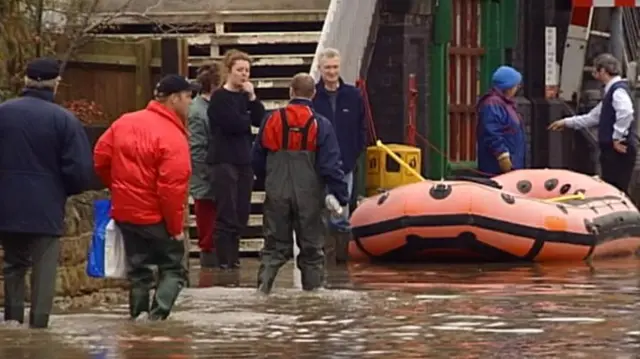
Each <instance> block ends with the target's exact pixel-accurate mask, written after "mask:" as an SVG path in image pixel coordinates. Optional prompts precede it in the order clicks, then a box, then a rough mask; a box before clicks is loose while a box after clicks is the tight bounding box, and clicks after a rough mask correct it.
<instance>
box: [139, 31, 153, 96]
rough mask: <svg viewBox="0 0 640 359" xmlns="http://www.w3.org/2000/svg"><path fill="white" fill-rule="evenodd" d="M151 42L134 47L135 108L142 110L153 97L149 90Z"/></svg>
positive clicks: (146, 41) (147, 41)
mask: <svg viewBox="0 0 640 359" xmlns="http://www.w3.org/2000/svg"><path fill="white" fill-rule="evenodd" d="M151 51H152V44H151V40H145V41H143V42H142V43H140V44H138V45H137V46H136V107H137V108H144V107H145V106H146V105H147V103H148V102H149V99H150V98H151V97H152V96H153V90H152V88H151V86H152V84H151V78H152V77H151V66H149V64H150V63H151V58H152V52H151Z"/></svg>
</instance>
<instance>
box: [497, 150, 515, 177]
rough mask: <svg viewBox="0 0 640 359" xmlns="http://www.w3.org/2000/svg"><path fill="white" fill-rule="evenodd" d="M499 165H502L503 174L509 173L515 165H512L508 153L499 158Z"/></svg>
mask: <svg viewBox="0 0 640 359" xmlns="http://www.w3.org/2000/svg"><path fill="white" fill-rule="evenodd" d="M498 164H499V165H500V170H501V171H502V172H505V173H506V172H509V171H511V170H512V169H513V164H512V163H511V157H510V156H509V154H508V153H507V152H505V153H503V154H501V155H500V156H498Z"/></svg>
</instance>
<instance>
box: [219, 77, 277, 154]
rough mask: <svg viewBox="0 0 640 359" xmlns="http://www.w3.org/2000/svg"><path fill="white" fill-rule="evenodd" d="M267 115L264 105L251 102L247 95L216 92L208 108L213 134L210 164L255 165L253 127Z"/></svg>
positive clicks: (225, 91)
mask: <svg viewBox="0 0 640 359" xmlns="http://www.w3.org/2000/svg"><path fill="white" fill-rule="evenodd" d="M264 115H265V110H264V105H262V102H260V101H259V100H257V99H256V100H255V101H249V95H248V94H247V93H246V92H233V91H229V90H227V89H225V88H220V89H218V90H216V91H214V92H213V94H212V95H211V100H210V101H209V108H208V109H207V116H208V117H209V131H210V133H211V144H210V145H209V148H208V154H207V163H209V164H211V165H215V164H219V163H228V164H233V165H251V140H252V138H253V135H252V134H251V126H252V125H253V126H256V127H257V126H260V123H261V122H262V120H263V119H264Z"/></svg>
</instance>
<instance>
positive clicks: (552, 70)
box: [544, 26, 558, 86]
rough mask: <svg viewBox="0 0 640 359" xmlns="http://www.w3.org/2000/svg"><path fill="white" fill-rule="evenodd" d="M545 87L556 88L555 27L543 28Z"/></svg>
mask: <svg viewBox="0 0 640 359" xmlns="http://www.w3.org/2000/svg"><path fill="white" fill-rule="evenodd" d="M544 41H545V81H544V83H545V85H546V86H558V65H557V62H556V61H557V55H558V54H557V51H556V45H557V37H556V28H555V26H547V27H545V39H544Z"/></svg>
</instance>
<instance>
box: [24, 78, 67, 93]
mask: <svg viewBox="0 0 640 359" xmlns="http://www.w3.org/2000/svg"><path fill="white" fill-rule="evenodd" d="M60 80H61V78H60V77H56V78H55V79H53V80H42V81H38V80H34V79H32V78H29V77H27V76H25V77H24V86H25V87H28V88H33V89H43V90H44V89H49V90H54V89H55V88H56V86H58V83H59V82H60Z"/></svg>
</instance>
